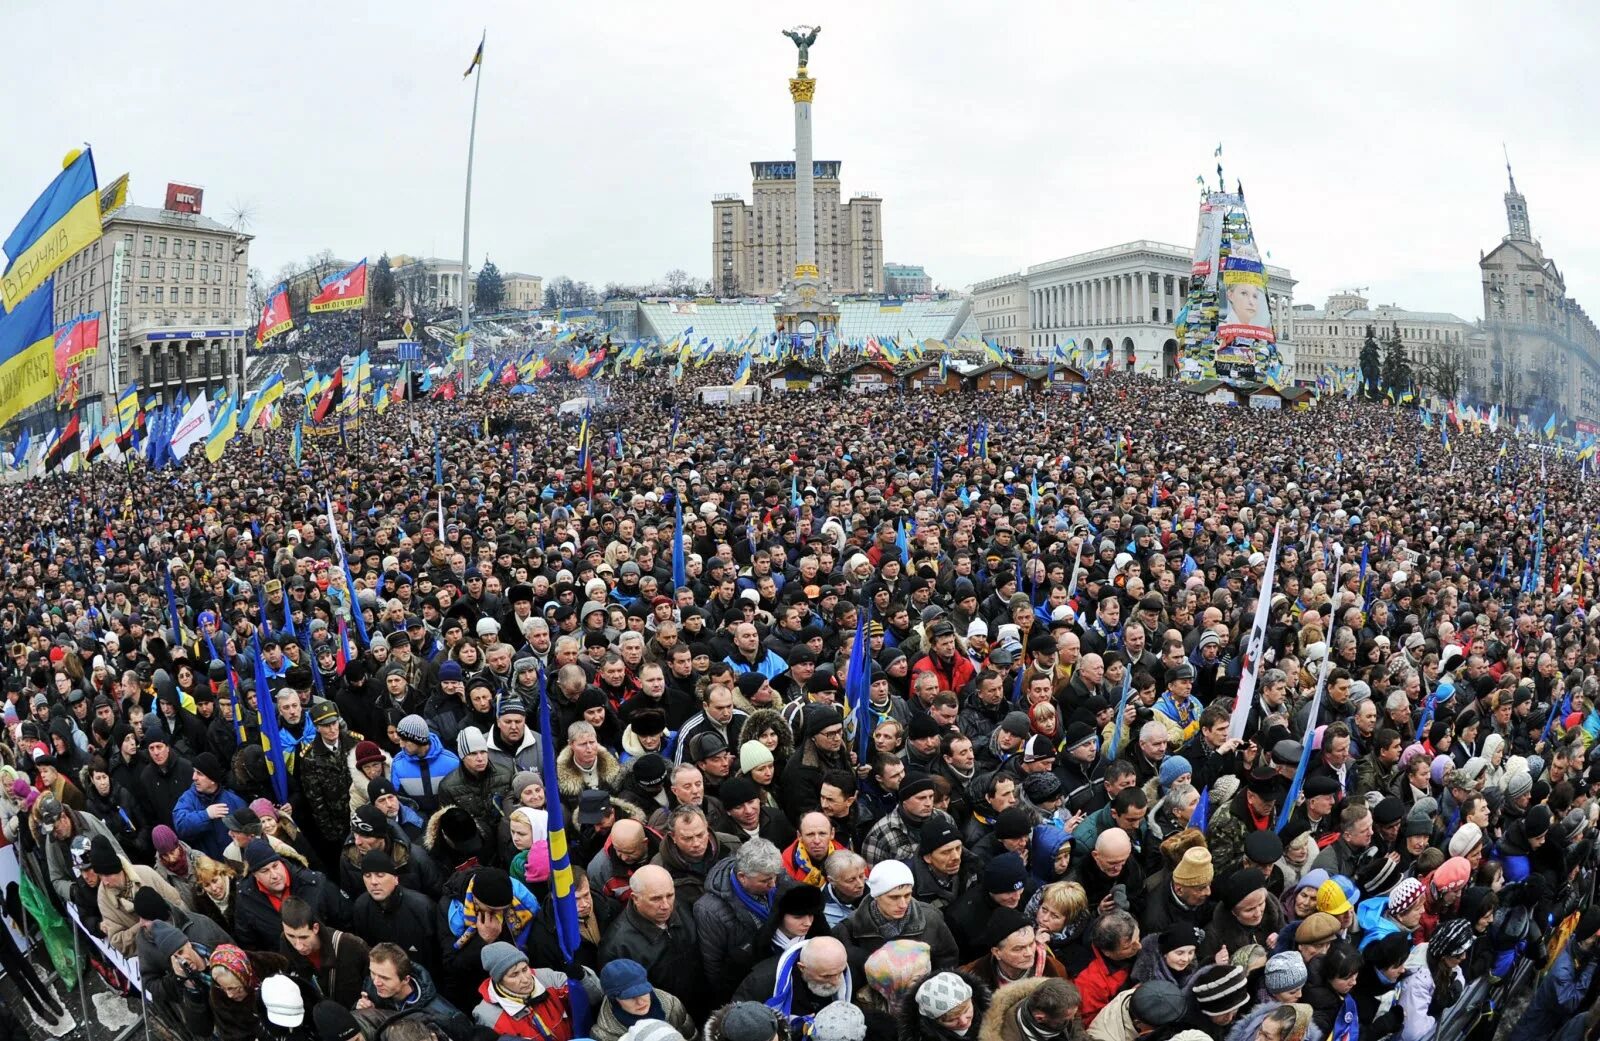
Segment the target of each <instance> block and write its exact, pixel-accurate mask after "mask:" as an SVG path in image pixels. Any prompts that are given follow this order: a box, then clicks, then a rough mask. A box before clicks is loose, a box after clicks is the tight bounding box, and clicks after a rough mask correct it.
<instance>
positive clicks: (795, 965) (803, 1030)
mask: <svg viewBox="0 0 1600 1041" xmlns="http://www.w3.org/2000/svg"><path fill="white" fill-rule="evenodd" d="M810 942H811V941H810V940H801V941H800V942H799V943H797V944H794V945H793V946H791V947H790V948H789V949H788V950H786V951H784V952H783V953H782V954H781V955H779V956H778V975H777V979H776V981H775V982H774V983H773V986H772V997H770V998H768V999H767V1000H766V1001H765V1002H764V1004H765V1005H766V1006H767V1007H768V1008H770V1009H772V1010H773V1011H775V1012H777V1013H778V1014H779V1015H781V1016H782V1017H783V1018H784V1021H785V1022H786V1023H788V1024H789V1028H790V1030H791V1031H793V1032H794V1034H795V1035H797V1036H799V1037H801V1038H809V1037H810V1036H811V1021H812V1020H813V1019H814V1018H815V1017H814V1016H795V1015H791V1014H790V1011H789V1010H790V1009H791V1008H792V1007H793V1006H794V986H795V983H794V978H795V976H796V975H798V969H799V967H800V952H801V951H803V950H805V949H806V944H808V943H810ZM850 992H851V981H850V966H848V965H846V966H845V969H844V982H843V983H842V984H840V986H839V993H838V994H836V995H834V998H833V1000H834V1001H843V1002H845V1003H846V1004H848V1003H849V1001H850Z"/></svg>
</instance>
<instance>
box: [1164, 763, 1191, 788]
mask: <svg viewBox="0 0 1600 1041" xmlns="http://www.w3.org/2000/svg"><path fill="white" fill-rule="evenodd" d="M1193 773H1194V767H1192V766H1190V765H1189V760H1187V759H1185V758H1184V757H1183V756H1181V755H1169V756H1167V757H1166V758H1165V759H1163V760H1161V769H1160V771H1159V772H1158V776H1159V777H1160V779H1161V790H1162V791H1166V790H1167V789H1168V788H1170V787H1172V785H1173V782H1175V781H1176V780H1177V779H1178V778H1180V777H1182V776H1183V775H1184V774H1190V775H1192V774H1193Z"/></svg>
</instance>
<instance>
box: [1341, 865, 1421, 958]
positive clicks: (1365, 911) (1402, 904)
mask: <svg viewBox="0 0 1600 1041" xmlns="http://www.w3.org/2000/svg"><path fill="white" fill-rule="evenodd" d="M1422 894H1423V885H1422V883H1421V882H1418V881H1417V880H1416V879H1414V878H1403V879H1401V880H1400V881H1399V882H1398V883H1396V884H1395V887H1394V888H1393V889H1391V890H1389V895H1388V896H1375V897H1372V898H1370V899H1367V900H1363V901H1361V903H1359V904H1357V905H1356V922H1357V923H1359V924H1360V926H1361V949H1362V950H1366V949H1367V947H1368V946H1369V945H1371V944H1373V943H1376V942H1377V941H1379V940H1381V939H1383V938H1384V937H1385V936H1389V935H1392V934H1395V933H1399V934H1401V935H1403V936H1405V937H1406V939H1407V940H1408V941H1409V940H1410V938H1411V934H1412V933H1414V932H1416V930H1417V923H1419V922H1420V921H1421V920H1422Z"/></svg>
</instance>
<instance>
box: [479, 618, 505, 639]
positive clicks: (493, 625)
mask: <svg viewBox="0 0 1600 1041" xmlns="http://www.w3.org/2000/svg"><path fill="white" fill-rule="evenodd" d="M475 628H476V630H477V633H478V635H479V636H488V635H489V634H491V633H497V632H499V631H500V623H499V622H497V621H495V620H494V619H493V618H480V619H478V624H477V626H476V627H475Z"/></svg>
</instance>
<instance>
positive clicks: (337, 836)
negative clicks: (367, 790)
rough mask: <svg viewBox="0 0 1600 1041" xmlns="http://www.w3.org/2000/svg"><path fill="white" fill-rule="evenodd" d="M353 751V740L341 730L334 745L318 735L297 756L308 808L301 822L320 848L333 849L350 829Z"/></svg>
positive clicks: (297, 769) (298, 771) (297, 770)
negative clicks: (318, 840) (337, 741)
mask: <svg viewBox="0 0 1600 1041" xmlns="http://www.w3.org/2000/svg"><path fill="white" fill-rule="evenodd" d="M355 751H356V739H355V738H354V737H352V736H351V735H349V734H347V733H343V732H341V733H340V734H339V743H338V745H337V746H336V747H334V748H331V749H330V748H329V747H328V746H327V745H325V744H323V742H322V738H321V736H320V735H319V736H317V737H316V738H314V739H313V740H312V742H311V744H310V745H309V746H308V747H307V748H306V749H305V750H304V751H302V752H301V753H300V754H299V755H298V756H296V766H295V771H296V772H297V773H298V774H299V775H300V790H301V792H303V793H304V797H305V801H306V803H307V807H306V808H307V809H308V810H310V813H308V814H305V815H304V822H305V824H306V826H307V827H308V828H309V829H310V830H311V833H312V834H313V835H315V836H317V838H318V839H320V840H321V842H322V846H321V847H319V848H325V849H331V848H333V846H334V844H336V843H337V842H339V841H340V840H341V839H343V838H344V836H345V833H346V832H348V831H349V830H350V809H351V806H350V786H349V777H350V770H351V768H352V766H353V765H354V759H355ZM363 801H365V800H363Z"/></svg>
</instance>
